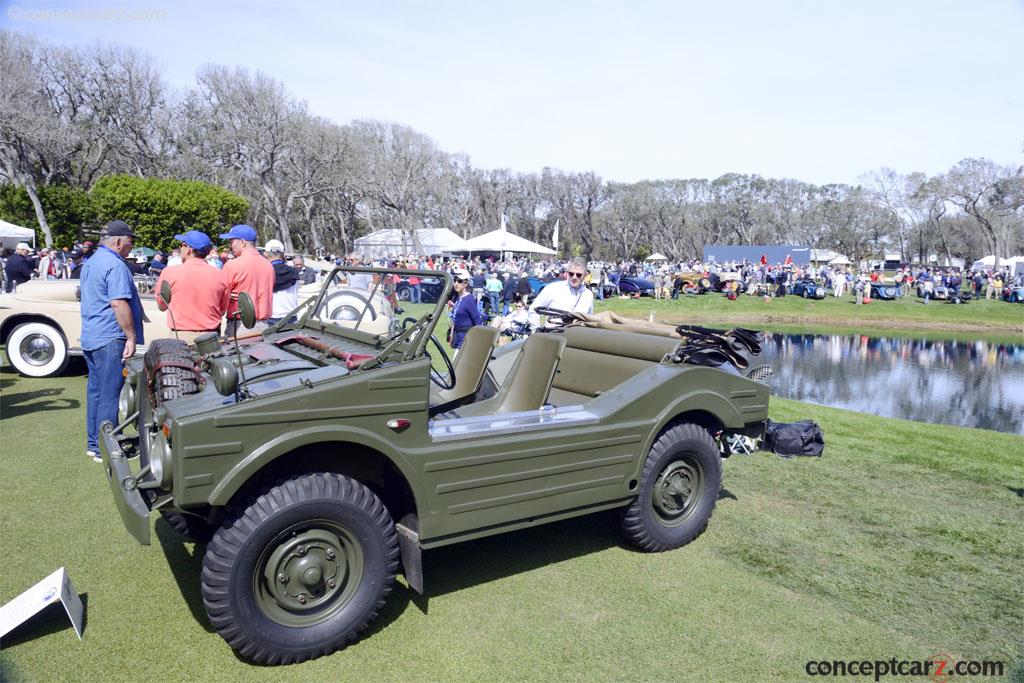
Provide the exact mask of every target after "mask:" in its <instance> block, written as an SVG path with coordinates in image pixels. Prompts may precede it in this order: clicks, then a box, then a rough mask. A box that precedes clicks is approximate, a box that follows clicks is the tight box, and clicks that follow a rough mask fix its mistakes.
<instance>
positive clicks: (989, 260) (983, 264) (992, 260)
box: [971, 254, 1012, 270]
mask: <svg viewBox="0 0 1024 683" xmlns="http://www.w3.org/2000/svg"><path fill="white" fill-rule="evenodd" d="M1010 260H1011V259H1006V258H1001V257H1000V259H999V265H1000V266H1004V265H1006V262H1007V261H1010ZM995 265H996V256H995V254H989V255H988V256H982V257H981V258H980V259H978V260H977V261H975V262H974V263H972V264H971V268H972V269H973V270H978V269H980V268H992V267H993V266H995ZM1011 267H1012V266H1011Z"/></svg>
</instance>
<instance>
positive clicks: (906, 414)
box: [762, 334, 1024, 435]
mask: <svg viewBox="0 0 1024 683" xmlns="http://www.w3.org/2000/svg"><path fill="white" fill-rule="evenodd" d="M762 357H763V358H765V359H766V361H767V362H768V363H770V364H771V365H772V366H773V367H774V368H775V373H774V374H773V375H772V376H771V377H770V378H769V380H768V382H769V384H770V385H771V387H772V394H773V395H775V396H780V397H782V398H790V399H795V400H798V401H808V402H810V403H818V404H821V405H827V406H834V407H836V408H846V409H848V410H856V411H860V412H864V413H874V414H876V415H883V416H885V417H899V418H903V419H907V420H918V421H920V422H937V423H944V424H952V425H958V426H961V427H979V428H981V429H993V430H996V431H1000V432H1007V433H1011V434H1022V435H1024V345H1021V344H993V343H989V342H983V341H976V342H955V341H925V340H919V339H897V338H885V337H866V336H860V335H854V336H847V335H810V334H766V335H765V344H764V352H763V356H762Z"/></svg>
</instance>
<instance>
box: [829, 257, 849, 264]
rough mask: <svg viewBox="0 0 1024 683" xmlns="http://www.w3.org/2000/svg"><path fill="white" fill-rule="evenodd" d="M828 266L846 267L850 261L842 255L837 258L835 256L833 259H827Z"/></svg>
mask: <svg viewBox="0 0 1024 683" xmlns="http://www.w3.org/2000/svg"><path fill="white" fill-rule="evenodd" d="M828 264H829V265H830V266H848V265H850V259H848V258H846V257H845V256H843V255H842V254H840V255H839V256H836V257H835V258H832V259H829V262H828Z"/></svg>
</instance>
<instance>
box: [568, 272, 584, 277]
mask: <svg viewBox="0 0 1024 683" xmlns="http://www.w3.org/2000/svg"><path fill="white" fill-rule="evenodd" d="M569 277H583V273H569Z"/></svg>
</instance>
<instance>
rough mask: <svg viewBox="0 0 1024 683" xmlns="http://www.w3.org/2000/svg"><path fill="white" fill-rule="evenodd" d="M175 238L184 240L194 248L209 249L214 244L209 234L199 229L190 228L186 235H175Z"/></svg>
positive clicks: (180, 240)
mask: <svg viewBox="0 0 1024 683" xmlns="http://www.w3.org/2000/svg"><path fill="white" fill-rule="evenodd" d="M174 239H176V240H177V241H179V242H184V243H185V244H187V245H188V246H190V247H192V248H193V249H208V248H209V247H212V246H213V241H212V240H210V238H209V237H208V236H207V234H206V233H205V232H199V231H198V230H189V231H188V232H186V233H185V234H184V235H175V236H174Z"/></svg>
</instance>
